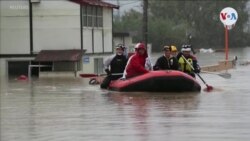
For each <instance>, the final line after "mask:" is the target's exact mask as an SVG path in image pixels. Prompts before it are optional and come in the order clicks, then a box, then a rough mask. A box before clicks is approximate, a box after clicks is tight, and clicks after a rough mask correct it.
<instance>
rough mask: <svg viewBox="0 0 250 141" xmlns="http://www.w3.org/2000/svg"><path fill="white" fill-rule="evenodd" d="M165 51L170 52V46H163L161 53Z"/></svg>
mask: <svg viewBox="0 0 250 141" xmlns="http://www.w3.org/2000/svg"><path fill="white" fill-rule="evenodd" d="M167 50H169V51H171V47H170V46H164V47H163V51H167Z"/></svg>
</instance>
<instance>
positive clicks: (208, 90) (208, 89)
mask: <svg viewBox="0 0 250 141" xmlns="http://www.w3.org/2000/svg"><path fill="white" fill-rule="evenodd" d="M181 56H182V58H183V59H184V60H185V61H186V62H187V63H188V65H189V66H190V67H191V69H192V70H194V67H193V66H192V65H191V64H190V62H188V60H187V59H186V58H185V57H184V56H183V55H181ZM195 74H196V75H197V76H198V77H199V78H200V79H201V81H202V82H203V83H204V84H205V85H206V86H207V88H206V89H204V91H207V92H210V91H212V90H213V87H212V86H210V85H208V84H207V83H206V81H205V80H204V79H203V78H202V77H201V76H200V74H199V73H195Z"/></svg>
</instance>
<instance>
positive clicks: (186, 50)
mask: <svg viewBox="0 0 250 141" xmlns="http://www.w3.org/2000/svg"><path fill="white" fill-rule="evenodd" d="M177 59H178V63H179V65H180V70H181V71H183V72H185V73H187V74H189V75H191V76H192V77H194V78H195V73H200V66H199V65H198V61H197V59H196V57H195V56H194V55H192V54H191V46H190V45H182V49H181V52H180V53H179V54H178V55H177ZM187 61H188V62H189V63H188V62H187ZM190 65H192V66H193V68H194V69H192V67H191V66H190Z"/></svg>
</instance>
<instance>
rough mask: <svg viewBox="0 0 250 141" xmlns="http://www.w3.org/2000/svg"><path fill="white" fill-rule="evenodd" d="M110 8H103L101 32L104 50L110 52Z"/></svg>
mask: <svg viewBox="0 0 250 141" xmlns="http://www.w3.org/2000/svg"><path fill="white" fill-rule="evenodd" d="M112 12H113V10H112V9H108V8H104V9H103V17H105V18H103V26H104V29H103V34H104V52H112V51H113V49H112V46H113V44H112V36H113V35H112V14H113V13H112Z"/></svg>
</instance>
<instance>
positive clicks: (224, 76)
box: [201, 71, 231, 79]
mask: <svg viewBox="0 0 250 141" xmlns="http://www.w3.org/2000/svg"><path fill="white" fill-rule="evenodd" d="M201 72H203V73H208V74H214V75H218V76H220V77H223V78H225V79H230V78H231V74H230V73H227V72H225V73H216V72H210V71H201Z"/></svg>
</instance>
